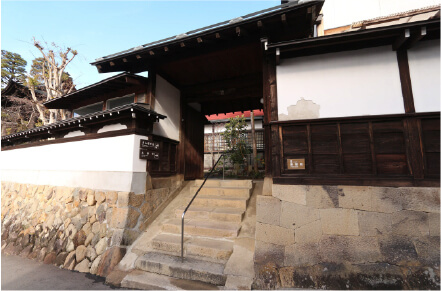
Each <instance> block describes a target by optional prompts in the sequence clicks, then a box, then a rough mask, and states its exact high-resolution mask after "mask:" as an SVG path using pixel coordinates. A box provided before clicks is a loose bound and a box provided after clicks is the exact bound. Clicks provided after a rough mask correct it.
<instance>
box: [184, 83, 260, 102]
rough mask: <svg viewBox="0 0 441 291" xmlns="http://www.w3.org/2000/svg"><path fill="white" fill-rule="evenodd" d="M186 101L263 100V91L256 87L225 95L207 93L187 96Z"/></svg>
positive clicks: (238, 89) (243, 88)
mask: <svg viewBox="0 0 441 291" xmlns="http://www.w3.org/2000/svg"><path fill="white" fill-rule="evenodd" d="M185 96H187V97H186V98H185V100H186V101H187V102H189V103H191V102H204V101H205V102H207V101H214V100H218V101H220V100H222V101H230V100H241V99H249V98H257V99H260V98H262V89H261V87H260V86H256V87H254V86H253V87H242V88H237V89H236V90H234V92H231V93H228V92H227V93H226V94H225V95H222V94H218V92H216V93H213V92H210V93H205V94H200V95H187V94H185Z"/></svg>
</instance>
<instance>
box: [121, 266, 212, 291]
mask: <svg viewBox="0 0 441 291" xmlns="http://www.w3.org/2000/svg"><path fill="white" fill-rule="evenodd" d="M121 287H123V288H129V289H139V290H218V289H219V287H218V286H215V285H213V284H208V283H203V282H200V281H190V280H185V279H177V278H173V277H169V276H165V275H160V274H156V273H150V272H145V271H141V270H133V271H131V272H130V273H129V274H127V276H125V277H124V279H123V280H122V281H121Z"/></svg>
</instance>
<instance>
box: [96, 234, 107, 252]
mask: <svg viewBox="0 0 441 291" xmlns="http://www.w3.org/2000/svg"><path fill="white" fill-rule="evenodd" d="M106 249H107V237H103V238H102V239H100V240H99V241H98V243H97V244H96V246H95V250H96V253H97V255H101V254H102V253H104V251H105V250H106Z"/></svg>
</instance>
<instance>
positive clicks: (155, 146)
mask: <svg viewBox="0 0 441 291" xmlns="http://www.w3.org/2000/svg"><path fill="white" fill-rule="evenodd" d="M139 147H140V148H141V149H147V150H154V151H159V148H160V147H161V143H160V142H159V141H152V140H151V139H150V138H149V139H141V140H140V143H139Z"/></svg>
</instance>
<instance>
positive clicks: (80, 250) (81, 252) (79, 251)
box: [75, 245, 87, 262]
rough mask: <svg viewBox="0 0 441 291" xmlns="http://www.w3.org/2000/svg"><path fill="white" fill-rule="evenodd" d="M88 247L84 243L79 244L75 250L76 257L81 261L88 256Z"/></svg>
mask: <svg viewBox="0 0 441 291" xmlns="http://www.w3.org/2000/svg"><path fill="white" fill-rule="evenodd" d="M86 251H87V248H86V247H85V246H84V245H81V246H78V247H77V248H76V250H75V259H76V261H77V262H81V261H82V260H83V259H84V258H85V257H86Z"/></svg>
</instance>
